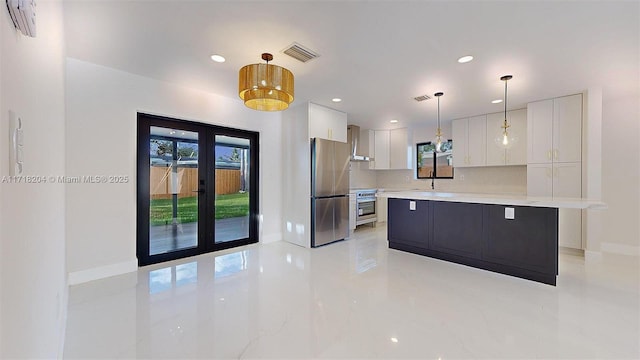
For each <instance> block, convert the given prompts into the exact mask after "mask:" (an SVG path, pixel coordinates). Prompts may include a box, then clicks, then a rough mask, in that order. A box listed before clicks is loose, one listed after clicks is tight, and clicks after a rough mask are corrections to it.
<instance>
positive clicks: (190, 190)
mask: <svg viewBox="0 0 640 360" xmlns="http://www.w3.org/2000/svg"><path fill="white" fill-rule="evenodd" d="M177 179H178V184H177V190H178V191H177V192H178V198H183V197H191V196H195V195H196V193H195V192H194V191H195V190H198V169H196V168H178V176H177ZM150 191H151V199H171V196H172V194H173V192H172V174H171V168H170V167H163V166H151V171H150ZM238 191H240V170H229V169H216V195H224V194H235V193H237V192H238Z"/></svg>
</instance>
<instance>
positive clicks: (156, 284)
mask: <svg viewBox="0 0 640 360" xmlns="http://www.w3.org/2000/svg"><path fill="white" fill-rule="evenodd" d="M174 274H175V276H174ZM173 279H175V282H174V281H173ZM197 281H198V263H197V262H195V261H194V262H190V263H187V264H181V265H176V266H170V267H166V268H162V269H157V270H152V271H149V294H157V293H159V292H162V291H166V290H169V289H171V288H173V287H179V286H182V285H185V284H191V283H195V282H197Z"/></svg>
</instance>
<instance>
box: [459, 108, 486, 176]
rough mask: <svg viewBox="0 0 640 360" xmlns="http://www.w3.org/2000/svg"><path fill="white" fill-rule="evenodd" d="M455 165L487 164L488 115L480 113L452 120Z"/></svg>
mask: <svg viewBox="0 0 640 360" xmlns="http://www.w3.org/2000/svg"><path fill="white" fill-rule="evenodd" d="M451 132H452V138H453V167H472V166H485V165H486V152H487V116H486V115H480V116H474V117H471V118H468V119H458V120H453V121H452V122H451Z"/></svg>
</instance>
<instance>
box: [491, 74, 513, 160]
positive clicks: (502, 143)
mask: <svg viewBox="0 0 640 360" xmlns="http://www.w3.org/2000/svg"><path fill="white" fill-rule="evenodd" d="M512 78H513V76H511V75H505V76H503V77H501V78H500V80H502V81H504V122H503V123H502V126H500V131H499V132H498V133H497V134H496V136H495V137H494V139H493V141H494V142H495V143H496V145H498V146H499V147H501V148H503V149H510V148H511V147H512V146H513V145H515V144H516V143H517V142H518V137H517V136H515V134H514V133H513V131H509V128H510V127H511V125H509V122H508V121H507V81H509V80H511V79H512Z"/></svg>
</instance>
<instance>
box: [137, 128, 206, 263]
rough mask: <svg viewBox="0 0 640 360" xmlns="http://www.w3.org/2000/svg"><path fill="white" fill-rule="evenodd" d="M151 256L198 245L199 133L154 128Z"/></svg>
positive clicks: (151, 163)
mask: <svg viewBox="0 0 640 360" xmlns="http://www.w3.org/2000/svg"><path fill="white" fill-rule="evenodd" d="M149 148H150V154H149V155H150V156H149V158H150V160H151V161H150V164H149V165H150V167H151V169H150V176H149V185H150V187H149V189H150V206H149V255H157V254H162V253H167V252H172V251H176V250H182V249H188V248H193V247H196V246H198V193H197V190H198V133H196V132H191V131H184V130H177V129H168V128H161V127H155V126H152V127H151V138H150V144H149Z"/></svg>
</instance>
